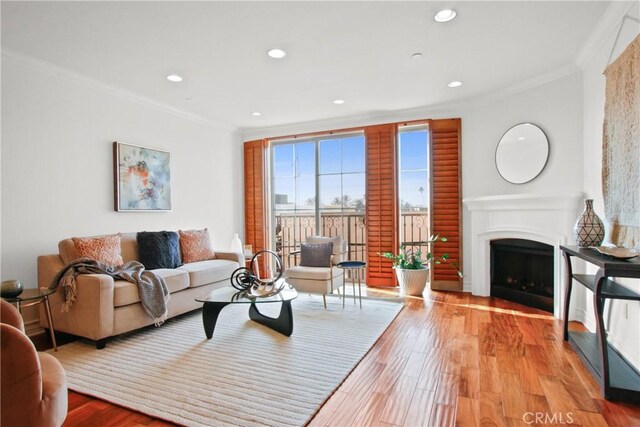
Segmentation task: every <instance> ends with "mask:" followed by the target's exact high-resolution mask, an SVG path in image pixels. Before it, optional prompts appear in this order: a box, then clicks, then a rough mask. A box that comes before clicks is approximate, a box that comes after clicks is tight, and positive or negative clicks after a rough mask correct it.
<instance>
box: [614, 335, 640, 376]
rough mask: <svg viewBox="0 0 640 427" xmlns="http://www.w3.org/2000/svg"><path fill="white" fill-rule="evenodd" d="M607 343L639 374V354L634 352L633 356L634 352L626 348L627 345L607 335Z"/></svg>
mask: <svg viewBox="0 0 640 427" xmlns="http://www.w3.org/2000/svg"><path fill="white" fill-rule="evenodd" d="M607 341H609V344H611V345H612V346H613V347H614V348H615V349H616V350H618V353H620V354H622V355H623V356H624V358H625V359H627V361H628V362H629V363H630V364H632V365H633V366H634V367H635V368H636V371H639V372H640V353H638V352H635V354H634V352H632V351H631V349H629V347H627V344H625V343H624V342H623V341H621V340H619V339H618V338H616V336H615V335H611V334H608V335H607Z"/></svg>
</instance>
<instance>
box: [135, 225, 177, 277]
mask: <svg viewBox="0 0 640 427" xmlns="http://www.w3.org/2000/svg"><path fill="white" fill-rule="evenodd" d="M137 239H138V252H139V253H140V262H141V263H142V264H143V265H144V268H146V269H147V270H155V269H158V268H176V267H180V266H181V265H182V260H181V259H180V243H179V242H178V233H176V232H175V231H142V232H140V233H138V236H137Z"/></svg>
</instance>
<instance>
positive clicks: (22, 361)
mask: <svg viewBox="0 0 640 427" xmlns="http://www.w3.org/2000/svg"><path fill="white" fill-rule="evenodd" d="M0 322H1V323H0V328H1V329H0V341H1V346H0V352H1V353H2V354H1V355H0V359H1V362H0V364H1V367H0V369H1V371H0V382H1V383H2V389H1V390H0V393H2V399H1V406H2V407H1V410H2V412H1V415H0V424H1V425H3V426H12V427H23V426H24V427H40V426H45V427H49V426H51V427H57V426H61V425H62V423H63V422H64V419H65V418H66V416H67V376H66V374H65V372H64V369H63V368H62V365H61V364H60V362H58V360H57V359H56V358H55V357H53V356H51V355H49V354H46V353H39V352H37V351H36V348H35V347H34V345H33V343H32V342H31V340H29V338H28V337H27V336H26V335H25V333H24V323H23V321H22V316H21V315H20V313H19V312H18V310H17V309H16V308H15V307H14V306H12V305H11V304H9V303H8V302H6V301H0Z"/></svg>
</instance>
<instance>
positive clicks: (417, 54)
mask: <svg viewBox="0 0 640 427" xmlns="http://www.w3.org/2000/svg"><path fill="white" fill-rule="evenodd" d="M411 57H412V58H413V59H420V58H422V54H421V53H420V52H416V53H414V54H413V55H411Z"/></svg>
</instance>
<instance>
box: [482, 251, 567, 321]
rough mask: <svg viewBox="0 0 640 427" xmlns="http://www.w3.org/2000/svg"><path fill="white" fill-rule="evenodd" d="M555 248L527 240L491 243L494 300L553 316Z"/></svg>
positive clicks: (492, 293)
mask: <svg viewBox="0 0 640 427" xmlns="http://www.w3.org/2000/svg"><path fill="white" fill-rule="evenodd" d="M553 257H554V255H553V246H550V245H547V244H545V243H540V242H535V241H532V240H525V239H498V240H492V241H491V296H494V297H498V298H503V299H506V300H509V301H513V302H517V303H519V304H524V305H527V306H529V307H534V308H539V309H541V310H545V311H548V312H551V313H553V295H554V283H553V281H554V280H553V277H554V274H553V265H554V259H553Z"/></svg>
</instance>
